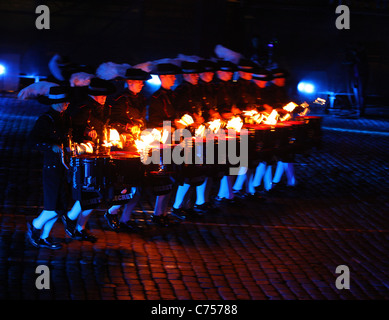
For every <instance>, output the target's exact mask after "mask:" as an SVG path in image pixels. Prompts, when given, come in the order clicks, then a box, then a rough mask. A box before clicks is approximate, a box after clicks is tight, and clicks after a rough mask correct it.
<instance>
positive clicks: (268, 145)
mask: <svg viewBox="0 0 389 320" xmlns="http://www.w3.org/2000/svg"><path fill="white" fill-rule="evenodd" d="M245 128H246V129H248V131H249V152H250V154H251V156H250V158H253V159H255V160H256V161H257V162H258V163H259V162H266V163H268V164H271V163H272V162H274V157H275V152H276V147H277V136H276V131H275V128H274V127H273V126H270V125H265V124H259V125H254V124H246V125H245Z"/></svg>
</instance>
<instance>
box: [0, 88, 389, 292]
mask: <svg viewBox="0 0 389 320" xmlns="http://www.w3.org/2000/svg"><path fill="white" fill-rule="evenodd" d="M44 108H45V107H44V106H42V105H39V104H38V103H36V102H34V101H18V100H16V99H14V98H13V97H12V96H6V97H2V98H0V132H1V139H0V149H1V156H0V185H1V193H0V299H118V300H143V299H150V300H159V299H161V300H165V299H166V300H170V299H189V300H203V299H204V300H205V299H215V300H220V299H227V300H235V299H247V300H249V299H250V300H251V299H254V300H267V299H288V300H289V299H306V300H312V299H314V300H316V299H330V300H338V299H339V300H353V299H367V300H372V299H374V300H377V299H388V298H389V270H388V266H389V254H388V253H389V250H388V249H389V245H388V240H389V216H388V212H389V201H388V199H389V198H388V190H389V188H388V183H389V182H388V160H387V159H388V158H389V157H388V156H389V154H388V153H389V151H388V150H389V135H388V134H385V131H386V132H387V131H388V128H389V123H388V121H386V120H343V121H342V120H336V121H335V120H334V119H332V118H331V116H325V117H324V119H323V121H324V122H323V127H324V130H323V134H324V135H323V142H324V143H323V148H322V149H320V150H313V151H312V153H311V154H310V156H308V157H303V156H298V158H297V160H298V163H297V164H296V166H295V170H296V176H297V179H298V185H297V186H296V187H295V188H294V189H283V190H281V191H279V192H277V193H274V194H270V195H269V196H268V197H267V201H266V202H265V203H262V204H258V203H255V202H250V201H246V202H243V204H242V205H241V206H239V207H223V208H221V210H220V211H219V212H217V213H215V214H212V215H208V216H206V217H203V218H201V219H199V220H196V221H187V222H183V223H180V224H178V225H175V226H172V227H169V228H159V227H157V226H155V225H154V224H153V223H152V222H151V220H150V216H149V213H150V212H151V211H150V206H149V205H148V204H147V202H145V201H144V202H142V203H143V208H137V210H136V212H135V213H134V220H135V221H136V222H137V223H138V225H139V226H141V227H142V231H140V232H138V233H115V232H114V231H111V230H110V229H108V226H107V225H106V222H105V220H104V218H103V210H99V211H97V212H96V213H95V214H94V215H93V216H92V217H91V219H90V221H89V229H90V231H91V232H92V233H94V234H95V235H96V236H97V237H98V241H97V242H96V243H95V244H91V243H88V242H80V241H70V239H69V238H66V236H65V233H64V229H63V225H62V223H60V222H57V223H56V225H55V226H54V229H53V235H54V237H56V238H60V239H63V241H64V246H63V248H62V249H60V250H58V251H50V250H48V249H36V248H33V247H31V246H30V245H29V244H28V243H27V242H26V241H25V233H26V223H27V221H31V220H32V219H33V218H34V217H35V216H36V215H37V214H39V213H40V211H41V209H42V208H41V205H42V186H41V180H40V179H41V164H40V155H39V154H37V153H35V152H32V151H30V150H29V149H28V147H27V146H26V144H25V142H26V135H27V134H28V132H29V130H30V129H31V128H32V125H33V123H34V121H35V119H36V118H37V116H38V115H39V114H40V113H41V112H43V111H44ZM334 128H343V129H344V128H346V129H349V130H350V129H351V130H355V129H358V130H365V131H366V130H371V131H374V132H376V131H380V133H381V134H377V133H373V134H369V133H366V132H356V131H338V130H335V129H334ZM41 264H45V265H47V266H49V268H50V271H51V283H50V284H51V288H50V290H37V289H36V287H35V280H36V278H37V274H36V273H35V270H36V267H37V266H38V265H41ZM339 265H346V266H347V267H348V268H349V270H350V289H349V290H348V289H343V290H339V289H337V288H336V285H335V281H336V278H337V277H338V276H339V274H336V273H335V270H336V267H337V266H339Z"/></svg>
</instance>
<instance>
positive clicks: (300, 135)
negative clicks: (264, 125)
mask: <svg viewBox="0 0 389 320" xmlns="http://www.w3.org/2000/svg"><path fill="white" fill-rule="evenodd" d="M284 123H285V124H288V125H291V126H292V128H291V130H290V131H289V137H288V140H289V152H291V153H294V154H303V153H304V152H305V150H306V148H307V143H306V138H307V124H306V123H305V122H304V121H285V122H284Z"/></svg>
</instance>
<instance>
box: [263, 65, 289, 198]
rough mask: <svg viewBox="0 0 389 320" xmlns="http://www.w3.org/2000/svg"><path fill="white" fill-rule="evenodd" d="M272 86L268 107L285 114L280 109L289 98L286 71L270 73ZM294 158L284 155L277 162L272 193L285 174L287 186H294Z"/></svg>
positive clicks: (279, 70) (280, 69) (278, 69)
mask: <svg viewBox="0 0 389 320" xmlns="http://www.w3.org/2000/svg"><path fill="white" fill-rule="evenodd" d="M271 72H272V78H273V80H272V84H271V85H270V86H269V97H270V105H271V106H272V107H273V108H274V109H277V111H279V112H283V113H286V111H285V110H283V109H282V107H283V106H285V105H286V104H287V103H289V102H290V97H289V96H288V92H287V85H286V79H287V77H288V76H289V73H288V71H286V70H285V69H282V68H276V69H273V70H272V71H271ZM293 161H294V156H293V154H289V153H288V154H285V155H283V156H281V157H280V159H279V161H278V162H277V167H276V170H275V173H274V176H273V180H272V189H273V191H274V190H276V189H277V187H279V183H280V182H281V178H282V176H283V174H284V173H285V174H286V178H287V186H288V187H294V186H295V184H296V177H295V172H294V164H293Z"/></svg>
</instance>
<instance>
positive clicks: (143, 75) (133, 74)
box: [124, 68, 151, 81]
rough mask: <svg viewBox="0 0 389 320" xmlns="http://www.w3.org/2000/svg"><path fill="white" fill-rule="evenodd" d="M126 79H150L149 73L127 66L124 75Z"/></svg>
mask: <svg viewBox="0 0 389 320" xmlns="http://www.w3.org/2000/svg"><path fill="white" fill-rule="evenodd" d="M124 78H125V79H126V80H143V81H146V80H149V79H151V75H150V73H148V72H146V71H143V70H141V69H137V68H129V69H127V70H126V75H125V76H124Z"/></svg>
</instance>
